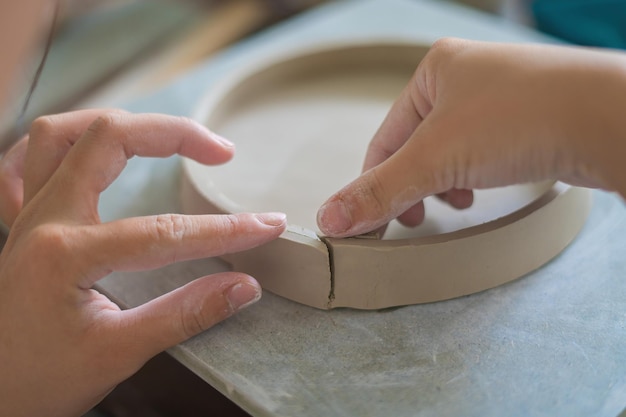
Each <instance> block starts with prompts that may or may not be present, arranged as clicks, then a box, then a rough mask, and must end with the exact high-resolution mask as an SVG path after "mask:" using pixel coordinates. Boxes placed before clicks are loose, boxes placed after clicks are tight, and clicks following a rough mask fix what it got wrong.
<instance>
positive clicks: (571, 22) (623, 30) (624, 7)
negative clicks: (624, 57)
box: [532, 0, 626, 49]
mask: <svg viewBox="0 0 626 417" xmlns="http://www.w3.org/2000/svg"><path fill="white" fill-rule="evenodd" d="M532 9H533V15H534V17H535V21H536V24H537V28H538V29H539V30H541V31H542V32H545V33H548V34H550V35H553V36H556V37H558V38H561V39H564V40H566V41H569V42H571V43H575V44H579V45H586V46H600V47H608V48H620V49H626V0H534V2H533V4H532Z"/></svg>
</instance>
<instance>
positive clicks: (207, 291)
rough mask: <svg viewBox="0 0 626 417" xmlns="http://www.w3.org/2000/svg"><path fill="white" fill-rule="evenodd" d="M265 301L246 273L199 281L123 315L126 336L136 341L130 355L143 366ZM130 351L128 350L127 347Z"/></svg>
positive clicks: (216, 275) (256, 285) (213, 276)
mask: <svg viewBox="0 0 626 417" xmlns="http://www.w3.org/2000/svg"><path fill="white" fill-rule="evenodd" d="M260 298H261V287H260V285H259V284H258V282H257V281H256V280H255V279H254V278H252V277H250V276H248V275H246V274H243V273H238V272H224V273H219V274H215V275H211V276H207V277H204V278H199V279H197V280H195V281H192V282H190V283H189V284H187V285H185V286H183V287H180V288H178V289H176V290H174V291H172V292H170V293H168V294H165V295H163V296H161V297H159V298H156V299H154V300H152V301H150V302H148V303H146V304H143V305H141V306H139V307H136V308H134V309H131V310H127V311H124V312H122V314H124V315H126V317H124V318H123V322H124V324H125V325H124V324H123V329H124V330H123V332H124V333H127V334H124V335H122V336H128V339H127V340H133V341H134V342H133V344H132V349H135V352H128V351H127V352H126V355H129V356H132V357H133V358H134V359H135V360H137V361H139V362H140V363H143V362H145V361H147V360H148V359H149V358H151V357H152V356H154V355H156V354H157V353H159V352H162V351H163V350H165V349H168V348H170V347H172V346H174V345H176V344H178V343H181V342H183V341H185V340H187V339H189V338H191V337H192V336H195V335H197V334H199V333H201V332H203V331H204V330H207V329H209V328H210V327H212V326H213V325H215V324H217V323H219V322H220V321H222V320H224V319H226V318H228V317H230V316H231V315H233V314H234V313H236V312H238V311H240V310H242V309H243V308H245V307H248V306H249V305H251V304H253V303H255V302H256V301H258V300H259V299H260ZM127 348H128V347H127Z"/></svg>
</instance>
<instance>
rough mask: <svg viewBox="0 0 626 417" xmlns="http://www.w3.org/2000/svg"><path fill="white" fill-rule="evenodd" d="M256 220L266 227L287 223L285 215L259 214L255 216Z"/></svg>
mask: <svg viewBox="0 0 626 417" xmlns="http://www.w3.org/2000/svg"><path fill="white" fill-rule="evenodd" d="M255 216H256V218H257V220H258V221H260V222H261V223H263V224H266V225H268V226H272V227H277V226H282V225H283V224H284V223H285V221H287V215H286V214H285V213H259V214H256V215H255Z"/></svg>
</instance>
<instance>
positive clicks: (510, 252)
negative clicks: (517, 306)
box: [182, 42, 590, 309]
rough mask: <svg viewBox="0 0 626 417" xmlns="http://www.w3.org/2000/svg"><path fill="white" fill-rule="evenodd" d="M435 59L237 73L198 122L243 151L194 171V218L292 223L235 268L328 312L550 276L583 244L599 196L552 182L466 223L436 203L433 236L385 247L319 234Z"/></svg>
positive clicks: (384, 47) (274, 62)
mask: <svg viewBox="0 0 626 417" xmlns="http://www.w3.org/2000/svg"><path fill="white" fill-rule="evenodd" d="M427 50H428V47H427V46H424V45H416V44H411V43H402V42H379V43H368V44H351V45H334V46H320V47H317V48H314V49H308V50H306V51H299V52H293V53H286V54H282V55H280V56H273V57H267V58H265V59H263V60H262V61H261V62H257V63H255V64H254V65H251V66H248V67H247V68H246V69H244V70H242V71H240V72H238V73H234V74H229V75H228V76H227V77H226V78H225V79H223V80H222V81H221V82H220V83H218V85H217V86H216V87H214V88H212V89H211V91H209V92H208V94H207V97H206V100H204V102H203V103H202V104H201V106H199V108H198V111H197V113H196V115H195V118H196V119H197V120H200V121H201V122H202V123H204V124H206V125H207V126H209V127H210V128H211V129H212V130H214V131H216V132H217V133H219V134H221V135H222V136H224V137H227V138H229V139H230V140H232V141H233V142H234V143H235V144H236V145H237V152H236V156H235V158H234V159H233V161H231V162H229V163H228V164H225V165H222V166H217V167H207V166H203V165H200V164H198V163H196V162H194V161H192V160H189V159H185V160H183V170H184V175H183V187H182V204H183V210H184V211H185V212H187V213H207V212H222V213H235V212H243V211H254V212H259V211H283V212H286V213H287V215H288V219H289V226H288V228H287V231H286V232H285V233H284V234H283V235H282V236H281V237H280V238H279V239H277V240H276V241H274V242H271V243H269V244H266V245H264V246H262V247H259V248H256V249H253V250H249V251H246V252H243V253H240V254H234V255H230V256H228V257H227V258H226V259H227V260H228V261H229V262H231V263H232V264H233V267H234V268H235V269H237V270H239V271H245V272H248V273H250V274H252V275H253V276H255V277H256V278H257V279H258V280H259V282H260V283H261V285H262V286H263V287H264V288H265V289H267V290H269V291H272V292H273V293H276V294H278V295H281V296H284V297H287V298H290V299H292V300H295V301H298V302H301V303H304V304H307V305H311V306H314V307H318V308H324V309H329V308H334V307H353V308H360V309H379V308H385V307H391V306H398V305H405V304H415V303H425V302H433V301H439V300H445V299H450V298H454V297H459V296H462V295H467V294H471V293H474V292H478V291H483V290H486V289H488V288H492V287H494V286H497V285H500V284H503V283H505V282H508V281H511V280H513V279H516V278H518V277H520V276H522V275H524V274H526V273H528V272H530V271H532V270H534V269H536V268H538V267H539V266H541V265H543V264H544V263H545V262H547V261H548V260H550V259H551V258H553V257H554V256H555V255H557V254H558V253H559V252H560V251H561V250H563V249H564V248H565V247H566V246H567V245H568V243H569V242H571V240H572V239H573V238H574V237H575V236H576V234H577V233H578V232H579V230H580V228H581V227H582V225H583V223H584V221H585V219H586V217H587V214H588V212H589V208H590V194H589V192H588V190H585V189H580V188H575V187H570V186H567V185H564V184H561V183H542V184H529V185H520V186H514V187H506V188H502V189H496V190H489V191H477V192H476V195H475V204H474V206H473V207H472V208H470V209H468V210H463V211H457V210H454V209H451V208H450V207H448V206H447V205H445V204H443V203H441V202H439V201H437V200H436V199H433V198H429V199H427V201H426V210H427V215H426V221H425V222H424V224H423V225H422V226H419V227H417V228H415V229H407V228H403V227H402V226H400V225H398V224H397V223H395V222H394V223H392V224H391V225H390V228H389V229H388V231H387V233H386V235H385V237H384V239H378V238H367V237H359V238H350V239H332V238H325V237H323V236H321V235H320V233H319V232H318V230H317V226H316V224H315V214H316V212H317V209H318V208H319V207H320V205H321V204H322V202H323V201H325V199H326V198H328V197H329V196H330V195H331V194H332V193H333V192H335V191H337V190H338V189H339V188H341V187H342V186H343V185H345V184H346V183H348V182H349V181H350V180H352V179H354V178H355V177H356V176H358V174H359V173H360V167H361V163H362V161H363V157H364V155H365V150H366V147H367V144H368V142H369V140H370V139H371V137H372V135H373V134H374V133H375V131H376V129H377V127H378V126H379V125H380V123H381V122H382V119H383V118H384V116H385V114H386V113H387V111H388V110H389V107H390V106H391V104H392V102H393V100H394V99H395V97H397V96H398V94H399V93H400V91H401V90H402V88H403V87H404V86H405V85H406V83H407V82H408V80H409V78H410V77H411V75H412V73H413V72H414V71H415V68H416V67H417V64H418V63H419V61H420V59H421V58H422V57H423V56H424V54H425V53H426V52H427ZM485 117H489V116H488V115H485Z"/></svg>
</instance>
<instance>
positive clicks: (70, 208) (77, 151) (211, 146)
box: [46, 113, 234, 218]
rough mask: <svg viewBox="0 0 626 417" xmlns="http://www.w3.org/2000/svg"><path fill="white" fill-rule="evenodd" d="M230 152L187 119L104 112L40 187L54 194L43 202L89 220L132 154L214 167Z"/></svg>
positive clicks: (216, 139)
mask: <svg viewBox="0 0 626 417" xmlns="http://www.w3.org/2000/svg"><path fill="white" fill-rule="evenodd" d="M233 153H234V147H233V146H232V144H230V143H229V142H227V141H225V140H224V139H222V138H220V137H219V136H217V135H215V134H214V133H212V132H210V131H209V130H208V129H206V128H205V127H203V126H201V125H200V124H198V123H196V122H194V121H193V120H191V119H187V118H181V117H175V116H165V115H157V114H120V113H107V114H105V115H101V116H100V117H99V118H98V119H96V121H94V122H93V123H92V124H91V125H90V126H89V128H88V129H87V131H86V132H85V134H84V135H83V136H82V137H81V138H80V139H79V140H78V142H77V143H76V144H75V145H74V146H73V147H72V149H71V150H70V151H69V152H68V154H67V156H66V158H65V160H64V161H63V163H62V164H61V166H60V167H59V168H58V170H57V172H56V173H55V174H54V176H53V177H52V178H51V180H50V181H49V182H48V184H46V188H48V187H51V189H53V190H54V191H53V198H52V200H53V201H51V202H49V203H48V204H51V205H52V207H51V210H50V212H55V211H56V212H57V213H62V212H63V213H65V214H64V215H66V216H70V217H71V218H74V217H75V215H77V214H78V215H81V214H82V215H83V216H93V213H94V212H97V203H98V197H99V195H100V193H101V192H102V191H104V190H105V189H106V188H107V187H108V186H109V185H110V184H111V183H112V182H113V181H114V180H115V179H116V178H117V177H118V176H119V174H120V173H121V172H122V170H123V169H124V167H125V166H126V163H127V160H128V159H130V158H132V157H133V156H146V157H168V156H172V155H174V154H180V155H183V156H186V157H189V158H192V159H194V160H196V161H198V162H201V163H206V164H216V163H222V162H226V161H227V160H229V159H230V158H231V157H232V155H233ZM48 195H50V194H48ZM55 205H56V206H58V207H55ZM55 208H56V209H58V210H54V209H55Z"/></svg>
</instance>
